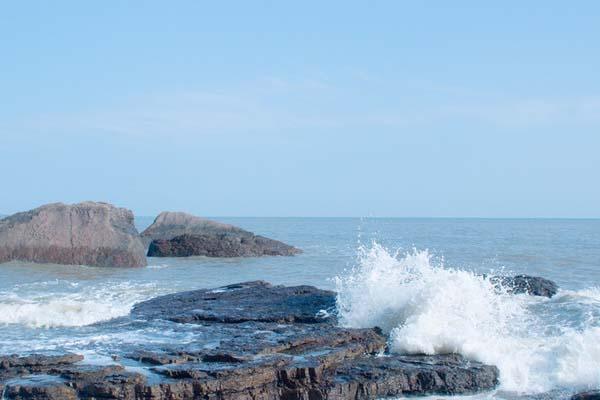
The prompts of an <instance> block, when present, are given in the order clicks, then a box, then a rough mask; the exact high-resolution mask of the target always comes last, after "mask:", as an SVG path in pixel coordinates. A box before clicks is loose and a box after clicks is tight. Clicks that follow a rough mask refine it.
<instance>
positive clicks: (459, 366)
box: [328, 354, 498, 399]
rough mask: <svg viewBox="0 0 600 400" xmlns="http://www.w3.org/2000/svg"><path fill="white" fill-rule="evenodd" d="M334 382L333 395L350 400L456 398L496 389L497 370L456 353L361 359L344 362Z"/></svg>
mask: <svg viewBox="0 0 600 400" xmlns="http://www.w3.org/2000/svg"><path fill="white" fill-rule="evenodd" d="M349 378H350V379H349ZM333 382H334V386H333V391H334V392H335V393H346V394H350V395H351V396H352V398H353V399H372V398H381V397H394V396H411V395H423V394H452V395H456V394H467V393H473V392H476V391H478V390H481V389H482V388H492V387H494V386H496V385H497V384H498V369H497V368H496V367H493V366H489V365H484V364H481V363H475V362H472V361H471V362H470V361H468V360H466V359H465V358H464V357H462V356H460V355H458V354H447V355H438V356H422V355H420V356H400V355H392V356H388V357H369V358H366V357H363V358H360V359H358V360H357V361H350V362H346V363H344V365H343V366H341V367H340V368H338V369H337V371H336V375H335V378H334V381H333ZM328 397H332V396H328ZM344 398H347V397H346V396H344Z"/></svg>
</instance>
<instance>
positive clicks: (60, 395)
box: [3, 375, 77, 400]
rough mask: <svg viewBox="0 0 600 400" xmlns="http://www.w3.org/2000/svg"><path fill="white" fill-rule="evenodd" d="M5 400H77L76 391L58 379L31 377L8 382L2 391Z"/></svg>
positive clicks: (39, 376)
mask: <svg viewBox="0 0 600 400" xmlns="http://www.w3.org/2000/svg"><path fill="white" fill-rule="evenodd" d="M3 398H4V399H7V400H77V391H76V390H75V389H73V388H72V387H69V386H67V385H66V382H65V381H64V380H62V379H60V378H56V377H54V376H49V375H31V376H28V377H26V378H20V379H17V380H15V381H14V382H8V383H7V384H6V389H5V390H4V397H3Z"/></svg>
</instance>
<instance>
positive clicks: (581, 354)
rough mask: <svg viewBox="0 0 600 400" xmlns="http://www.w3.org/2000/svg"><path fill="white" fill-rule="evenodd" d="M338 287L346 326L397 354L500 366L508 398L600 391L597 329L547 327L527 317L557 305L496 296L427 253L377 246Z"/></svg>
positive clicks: (364, 252)
mask: <svg viewBox="0 0 600 400" xmlns="http://www.w3.org/2000/svg"><path fill="white" fill-rule="evenodd" d="M336 286H337V290H338V293H339V294H338V307H339V310H340V321H341V323H342V324H343V325H346V326H351V327H370V326H379V327H381V328H382V329H383V330H384V331H386V332H387V333H389V335H390V339H389V341H390V343H389V344H390V348H391V349H392V351H395V352H398V353H413V354H418V353H425V354H442V353H450V352H456V353H460V354H463V355H464V356H466V357H469V358H471V359H474V360H478V361H482V362H485V363H488V364H492V365H496V366H497V367H498V368H499V370H500V383H501V389H503V390H509V391H518V392H543V391H548V390H551V389H554V388H556V387H564V386H571V387H574V386H582V387H597V386H600V361H598V360H600V346H598V343H600V328H599V327H597V323H598V321H590V325H589V326H586V327H585V328H584V329H580V330H574V329H571V328H567V327H562V326H548V324H547V323H545V321H542V320H540V318H538V317H537V316H536V314H535V313H533V312H531V311H530V309H531V307H532V306H540V305H542V306H544V307H552V306H553V303H552V302H549V301H547V300H546V299H541V298H536V297H532V296H527V295H510V294H507V293H504V292H500V293H499V292H498V290H497V288H494V285H493V284H492V283H491V282H489V280H487V279H486V278H484V277H481V276H479V275H476V274H473V273H471V272H468V271H463V270H459V269H452V268H446V267H444V266H443V265H442V264H441V261H438V262H437V263H436V261H435V260H434V259H433V258H432V256H431V255H430V254H429V253H428V252H427V251H416V250H414V251H412V252H409V253H407V254H404V255H402V256H398V255H392V254H390V253H389V252H388V251H386V249H384V248H383V247H381V246H379V245H377V244H374V245H373V246H372V247H370V248H368V249H367V248H364V249H362V250H361V253H360V257H359V263H358V265H357V266H356V267H355V268H354V269H352V270H351V271H349V272H348V273H347V274H346V275H344V276H340V277H338V278H337V279H336ZM581 295H583V294H581ZM588 295H589V293H588ZM543 302H546V303H547V304H546V303H543ZM593 324H596V325H593Z"/></svg>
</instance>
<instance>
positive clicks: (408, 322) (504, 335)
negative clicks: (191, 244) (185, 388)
mask: <svg viewBox="0 0 600 400" xmlns="http://www.w3.org/2000/svg"><path fill="white" fill-rule="evenodd" d="M215 219H216V220H219V221H222V222H226V223H231V224H234V225H237V226H240V227H242V228H245V229H248V230H250V231H253V232H255V233H258V234H261V235H264V236H267V237H271V238H275V239H279V240H282V241H284V242H286V243H289V244H292V245H294V246H297V247H300V248H301V249H303V250H304V253H303V254H301V255H298V256H295V257H262V258H246V259H210V258H202V257H192V258H185V259H184V258H181V259H175V258H149V260H148V261H149V265H148V267H146V268H140V269H116V268H115V269H113V268H93V267H85V266H59V265H34V264H28V263H21V262H11V263H7V264H2V265H0V354H15V353H16V354H26V353H32V352H35V353H53V352H56V351H72V352H77V353H80V354H84V355H85V357H86V360H87V361H88V362H92V363H105V362H107V363H108V362H111V357H110V356H111V355H112V354H114V353H115V352H116V351H117V350H118V349H120V348H123V347H124V346H128V345H131V344H135V343H139V342H142V341H146V342H152V343H163V342H164V343H173V342H177V343H186V342H188V341H190V340H192V337H193V327H192V326H190V327H187V328H186V327H184V328H180V329H177V330H176V331H174V330H168V329H157V330H156V331H150V330H148V329H141V328H140V327H139V326H138V325H136V323H135V321H131V320H129V319H127V318H125V317H126V316H127V315H128V313H129V311H130V309H131V307H132V306H133V305H134V304H135V303H136V302H139V301H142V300H146V299H149V298H152V297H155V296H158V295H161V294H166V293H172V292H177V291H183V290H190V289H199V288H210V287H218V286H222V285H225V284H230V283H236V282H242V281H249V280H259V279H260V280H266V281H269V282H271V283H274V284H285V285H298V284H309V285H314V286H317V287H320V288H325V289H334V290H337V291H338V293H339V298H338V302H339V308H340V311H339V312H340V323H341V324H343V325H346V326H352V327H371V326H375V325H376V326H380V327H381V328H382V329H383V330H384V331H385V332H386V333H387V334H389V347H390V349H391V350H392V351H394V352H400V353H427V354H435V353H447V352H458V353H461V354H463V355H465V356H467V357H469V358H471V359H474V360H478V361H482V362H485V363H489V364H493V365H496V366H497V367H498V368H499V369H500V384H499V387H498V389H497V390H495V391H493V392H491V393H485V394H482V395H478V396H475V397H476V398H511V399H512V398H519V397H524V398H527V396H529V395H535V394H540V393H542V394H544V396H546V397H549V398H552V396H553V393H554V394H556V393H559V394H561V393H562V394H564V393H571V392H575V391H578V390H584V389H590V388H599V387H600V220H584V219H577V220H576V219H573V220H570V219H451V218H448V219H427V218H423V219H420V218H414V219H403V218H215ZM151 222H152V218H150V217H139V218H137V219H136V225H137V226H138V229H139V230H140V231H141V230H142V229H144V228H145V227H146V226H148V225H149V224H150V223H151ZM521 273H523V274H529V275H538V276H543V277H545V278H548V279H551V280H553V281H555V282H556V283H557V284H558V285H559V287H560V291H559V293H558V294H557V295H556V296H554V297H553V298H552V299H547V298H541V297H532V296H528V295H512V294H508V293H499V292H498V291H497V290H495V289H494V287H493V285H492V284H491V283H490V282H489V281H488V279H487V278H486V277H485V276H486V275H490V274H507V275H514V274H521ZM556 396H559V395H556ZM437 397H439V396H437Z"/></svg>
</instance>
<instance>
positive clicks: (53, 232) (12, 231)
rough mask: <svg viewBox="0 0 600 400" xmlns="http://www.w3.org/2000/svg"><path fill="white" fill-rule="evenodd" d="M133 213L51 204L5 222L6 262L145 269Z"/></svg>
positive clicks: (0, 238) (0, 243) (1, 236)
mask: <svg viewBox="0 0 600 400" xmlns="http://www.w3.org/2000/svg"><path fill="white" fill-rule="evenodd" d="M144 253H145V252H144V245H143V243H142V241H141V240H140V238H139V235H138V232H137V230H136V229H135V226H134V225H133V213H132V212H131V211H129V210H126V209H124V208H117V207H115V206H112V205H110V204H106V203H94V202H85V203H79V204H73V205H66V204H62V203H55V204H48V205H45V206H42V207H39V208H36V209H34V210H31V211H26V212H22V213H18V214H14V215H12V216H10V217H6V218H4V219H2V220H0V262H7V261H11V260H21V261H29V262H36V263H54V264H69V265H92V266H101V267H113V266H114V267H141V266H145V265H146V257H145V254H144Z"/></svg>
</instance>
